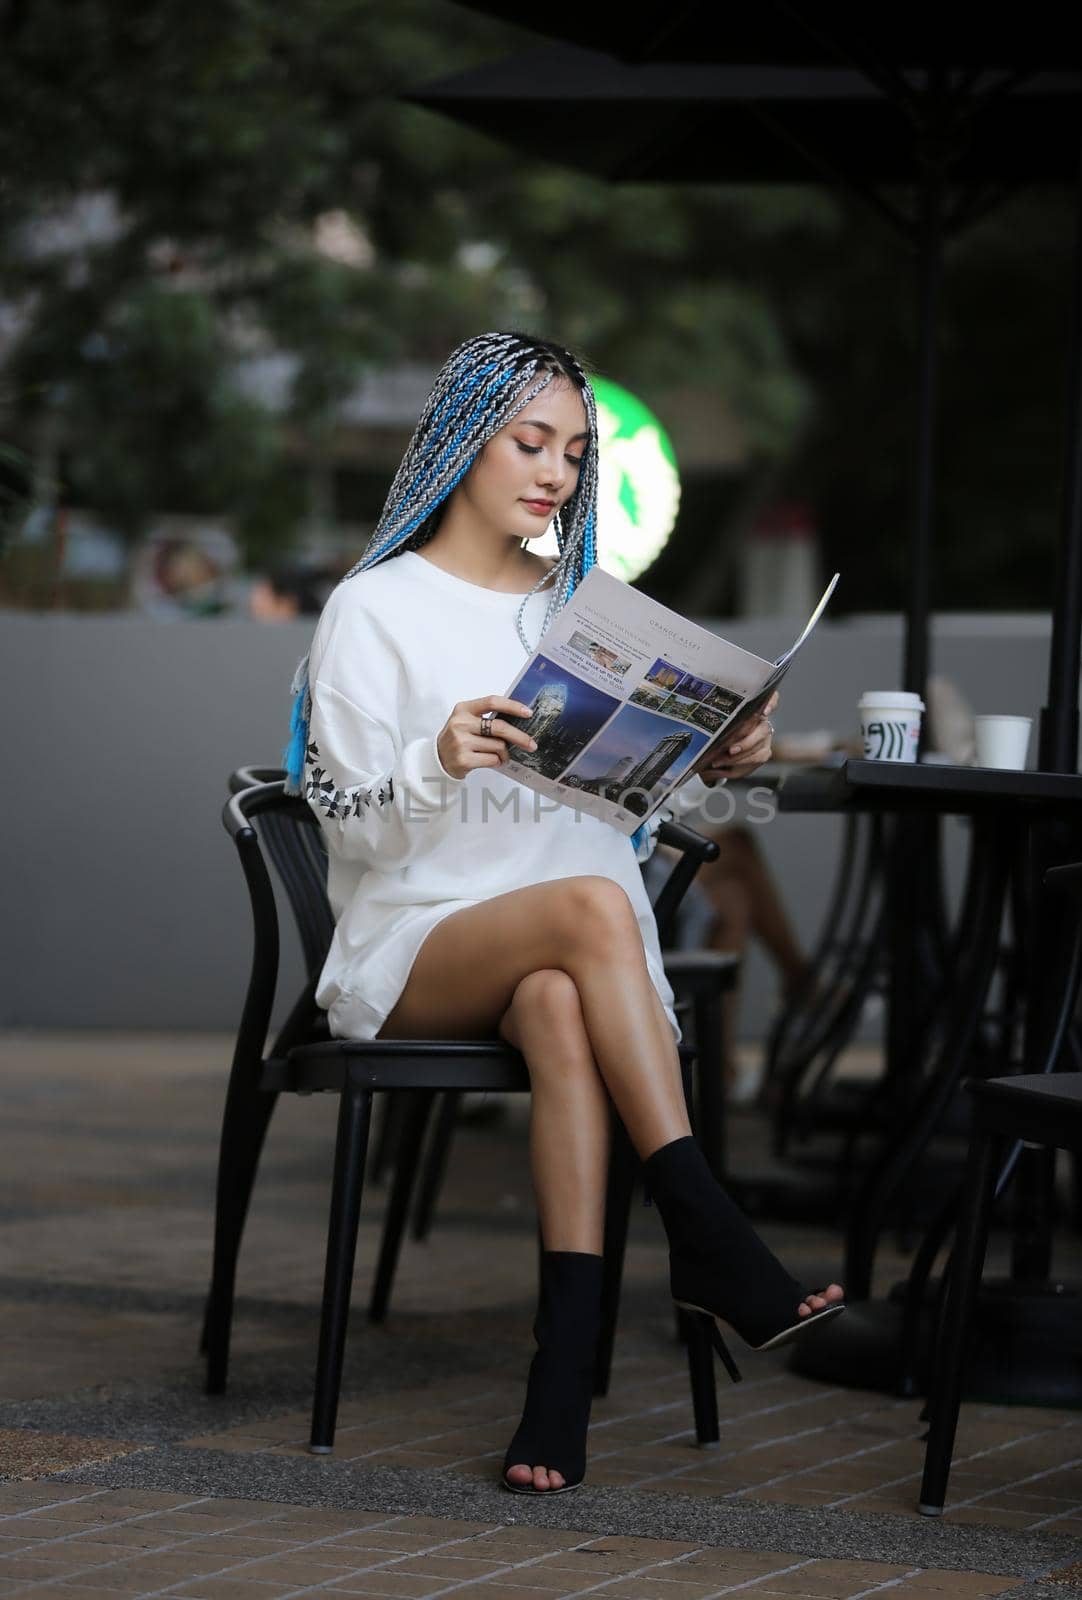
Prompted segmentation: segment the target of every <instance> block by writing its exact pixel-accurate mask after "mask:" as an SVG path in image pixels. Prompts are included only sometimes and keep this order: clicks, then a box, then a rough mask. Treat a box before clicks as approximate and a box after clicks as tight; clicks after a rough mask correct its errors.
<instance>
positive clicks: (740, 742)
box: [691, 691, 778, 789]
mask: <svg viewBox="0 0 1082 1600" xmlns="http://www.w3.org/2000/svg"><path fill="white" fill-rule="evenodd" d="M777 703H778V696H777V692H776V691H775V693H774V694H772V695H771V696H770V699H769V700H768V701H767V703H766V705H765V706H764V707H763V709H762V711H761V712H760V713H759V714H758V715H757V716H756V717H755V718H754V720H753V721H752V722H750V723H748V722H745V723H737V724H736V726H735V727H734V728H733V729H732V730H731V731H730V740H731V743H730V744H729V745H728V747H727V748H726V747H725V746H724V745H715V746H714V748H713V749H712V750H710V751H709V752H708V754H707V755H706V756H705V757H704V760H703V765H702V766H695V767H693V768H692V769H691V770H692V771H693V772H697V773H698V774H699V777H700V778H701V779H702V780H703V782H704V783H705V784H706V785H707V787H708V788H711V789H712V788H713V787H714V785H715V784H716V783H720V782H721V780H722V779H723V778H745V777H747V775H748V773H749V772H754V771H755V769H756V767H761V766H762V764H763V762H764V761H769V760H770V756H771V752H772V750H773V747H774V746H773V740H774V724H773V723H772V722H771V721H770V713H771V712H772V711H773V710H774V707H775V706H776V705H777Z"/></svg>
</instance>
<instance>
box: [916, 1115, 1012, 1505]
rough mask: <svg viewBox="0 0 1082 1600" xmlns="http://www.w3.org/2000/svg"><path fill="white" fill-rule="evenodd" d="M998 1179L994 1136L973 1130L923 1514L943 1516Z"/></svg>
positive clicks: (933, 1398) (934, 1396) (937, 1365)
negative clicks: (993, 1195) (964, 1367)
mask: <svg viewBox="0 0 1082 1600" xmlns="http://www.w3.org/2000/svg"><path fill="white" fill-rule="evenodd" d="M995 1178H996V1140H995V1138H994V1137H993V1136H992V1135H991V1134H988V1133H982V1132H980V1131H979V1130H975V1131H974V1133H973V1134H972V1136H971V1138H970V1144H969V1154H968V1156H967V1158H966V1174H965V1190H964V1193H965V1201H964V1205H963V1210H962V1215H961V1218H960V1220H959V1223H958V1238H957V1242H956V1244H955V1249H954V1259H953V1262H952V1265H951V1281H950V1284H949V1286H948V1289H947V1297H946V1304H945V1306H944V1309H943V1333H942V1339H941V1340H940V1342H939V1353H938V1358H937V1360H936V1361H935V1362H934V1363H933V1370H934V1377H933V1382H932V1391H931V1395H930V1398H929V1405H928V1414H929V1417H930V1418H931V1426H930V1427H929V1429H928V1445H927V1448H926V1450H925V1455H924V1476H923V1478H922V1480H921V1489H920V1511H921V1513H922V1515H923V1516H926V1517H938V1516H941V1515H942V1512H943V1504H944V1501H945V1500H946V1496H947V1479H948V1477H949V1476H950V1467H951V1456H952V1455H953V1453H954V1436H955V1433H956V1432H957V1428H958V1409H959V1406H960V1404H961V1396H962V1368H963V1365H964V1362H965V1355H966V1342H967V1335H968V1333H969V1329H970V1324H971V1322H972V1318H973V1307H974V1303H975V1301H976V1298H977V1290H978V1288H979V1287H980V1281H981V1271H982V1269H983V1267H984V1253H985V1249H986V1246H987V1243H988V1223H989V1217H990V1213H991V1209H992V1191H993V1188H994V1185H995Z"/></svg>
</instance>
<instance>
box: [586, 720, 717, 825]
mask: <svg viewBox="0 0 1082 1600" xmlns="http://www.w3.org/2000/svg"><path fill="white" fill-rule="evenodd" d="M708 742H709V736H708V735H707V734H706V733H703V732H700V731H699V730H698V729H695V728H691V727H688V726H686V725H683V726H682V725H681V724H680V723H678V722H673V721H672V720H671V719H670V718H668V717H660V716H655V715H654V713H653V712H651V711H647V710H645V709H643V708H642V707H640V706H633V705H632V704H631V703H630V702H628V704H626V705H624V706H622V707H621V709H620V710H619V712H618V713H617V714H616V716H615V717H613V719H612V721H611V722H610V723H608V725H607V726H606V727H605V728H603V729H602V731H601V732H600V733H599V734H598V736H597V738H596V739H595V740H594V742H593V743H592V744H591V745H590V747H589V749H588V750H586V751H584V752H583V754H582V755H581V756H580V757H579V759H578V761H577V762H576V763H575V765H574V766H573V767H572V768H571V769H570V770H569V771H567V772H565V773H564V775H563V778H562V780H561V781H562V782H563V783H564V784H566V785H567V786H568V788H578V789H584V790H585V791H586V792H587V793H588V794H596V795H598V796H600V798H602V799H604V800H612V801H615V802H616V803H617V804H618V805H621V806H623V807H624V809H625V810H627V811H629V812H631V813H632V815H633V816H638V817H641V816H645V815H646V813H647V811H649V809H650V806H651V804H652V803H653V801H654V799H655V798H656V797H657V795H659V794H661V793H662V792H663V791H664V790H665V789H667V788H669V787H670V786H671V785H672V784H673V783H676V782H678V781H679V780H680V779H681V778H682V777H683V776H684V775H685V774H686V772H687V770H688V768H689V767H691V766H692V765H693V764H694V762H695V761H696V760H697V759H698V757H699V756H700V755H701V753H702V751H703V750H704V749H705V747H706V745H707V743H708Z"/></svg>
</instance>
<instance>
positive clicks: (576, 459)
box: [515, 439, 582, 467]
mask: <svg viewBox="0 0 1082 1600" xmlns="http://www.w3.org/2000/svg"><path fill="white" fill-rule="evenodd" d="M515 443H516V444H517V445H518V447H519V449H520V450H521V451H522V452H523V454H525V455H528V456H539V455H540V454H541V450H542V448H543V447H542V446H541V445H539V444H523V442H522V440H521V439H516V440H515ZM564 460H565V461H566V462H568V463H569V464H570V465H571V466H573V467H581V466H582V457H581V456H564Z"/></svg>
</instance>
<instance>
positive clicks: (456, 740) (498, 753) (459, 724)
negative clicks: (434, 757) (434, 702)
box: [436, 694, 537, 778]
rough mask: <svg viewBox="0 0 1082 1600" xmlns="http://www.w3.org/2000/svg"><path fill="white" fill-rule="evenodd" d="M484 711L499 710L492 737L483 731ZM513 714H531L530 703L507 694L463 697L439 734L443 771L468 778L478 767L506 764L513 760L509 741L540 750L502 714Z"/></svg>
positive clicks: (521, 715)
mask: <svg viewBox="0 0 1082 1600" xmlns="http://www.w3.org/2000/svg"><path fill="white" fill-rule="evenodd" d="M482 711H495V712H496V713H497V715H496V719H495V721H494V722H493V723H492V736H491V738H485V737H484V735H483V734H482V733H481V723H480V718H481V713H482ZM501 711H502V712H503V713H504V715H505V716H509V717H528V716H529V715H530V712H531V707H530V706H524V705H523V704H522V702H521V701H520V700H508V698H507V696H506V695H503V694H486V695H482V697H481V698H480V700H460V701H459V703H458V705H456V706H455V708H454V710H453V711H452V712H451V715H450V716H449V717H448V718H447V721H446V722H445V723H444V725H443V727H442V728H441V729H440V731H439V733H438V734H437V735H436V750H437V752H438V754H439V758H440V761H441V762H442V763H443V770H444V771H445V772H448V773H450V775H451V777H452V778H464V777H465V776H466V774H467V772H470V771H472V769H473V768H474V767H502V766H503V764H504V762H505V761H507V760H508V759H509V757H508V753H507V747H508V745H509V744H517V745H520V746H521V748H522V749H523V750H536V749H537V741H536V739H531V738H530V736H529V734H528V733H523V731H522V729H521V728H516V727H515V726H514V725H513V724H512V723H510V722H501V720H500V717H499V713H500V712H501Z"/></svg>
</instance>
